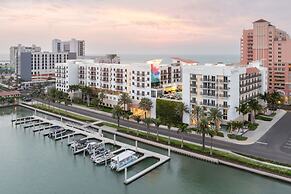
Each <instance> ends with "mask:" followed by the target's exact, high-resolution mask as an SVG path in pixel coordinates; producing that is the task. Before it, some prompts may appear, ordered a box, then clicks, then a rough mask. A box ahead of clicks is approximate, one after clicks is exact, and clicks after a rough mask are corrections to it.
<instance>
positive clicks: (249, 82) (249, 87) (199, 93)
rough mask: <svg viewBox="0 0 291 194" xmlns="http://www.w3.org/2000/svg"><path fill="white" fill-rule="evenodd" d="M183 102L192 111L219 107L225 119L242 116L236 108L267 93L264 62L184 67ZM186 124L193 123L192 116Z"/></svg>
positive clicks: (185, 115)
mask: <svg viewBox="0 0 291 194" xmlns="http://www.w3.org/2000/svg"><path fill="white" fill-rule="evenodd" d="M182 76H183V78H182V80H183V102H184V104H185V105H187V106H188V107H189V108H190V112H191V111H193V108H194V107H195V106H196V105H199V106H203V107H204V108H205V109H206V110H209V109H210V108H219V109H220V110H221V112H222V113H223V120H224V121H230V120H235V119H237V118H238V117H239V113H238V112H237V111H236V107H238V106H239V105H240V103H242V102H247V101H248V100H249V99H251V98H255V97H257V96H258V95H259V94H262V93H263V92H265V91H266V90H267V81H266V80H267V68H264V67H263V66H262V65H261V63H260V62H254V63H250V64H249V65H248V66H240V65H234V64H233V65H225V64H215V65H214V64H205V65H196V66H187V65H185V66H183V68H182ZM183 122H185V123H188V124H192V123H193V122H194V121H193V119H192V118H190V114H184V117H183Z"/></svg>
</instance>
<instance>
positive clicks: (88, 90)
mask: <svg viewBox="0 0 291 194" xmlns="http://www.w3.org/2000/svg"><path fill="white" fill-rule="evenodd" d="M81 90H82V94H83V95H84V96H86V100H87V106H90V97H91V95H92V93H93V90H92V88H91V87H89V86H83V87H82V88H81Z"/></svg>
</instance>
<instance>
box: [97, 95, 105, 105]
mask: <svg viewBox="0 0 291 194" xmlns="http://www.w3.org/2000/svg"><path fill="white" fill-rule="evenodd" d="M98 98H99V106H101V105H102V104H103V103H104V99H105V98H106V95H105V93H104V92H102V91H101V92H100V93H99V94H98Z"/></svg>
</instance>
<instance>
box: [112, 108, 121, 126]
mask: <svg viewBox="0 0 291 194" xmlns="http://www.w3.org/2000/svg"><path fill="white" fill-rule="evenodd" d="M122 115H123V110H122V108H121V106H119V105H115V106H114V107H113V110H112V117H113V118H115V119H117V126H118V127H120V124H119V121H120V117H121V116H122Z"/></svg>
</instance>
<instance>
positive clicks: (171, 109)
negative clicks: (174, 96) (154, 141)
mask: <svg viewBox="0 0 291 194" xmlns="http://www.w3.org/2000/svg"><path fill="white" fill-rule="evenodd" d="M156 106H157V107H156V117H157V118H160V119H161V120H162V121H163V124H164V125H166V124H167V123H166V122H167V121H172V122H173V124H174V125H178V124H180V123H182V116H181V115H179V114H177V108H178V107H179V106H183V103H182V102H176V101H170V100H164V99H157V101H156Z"/></svg>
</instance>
